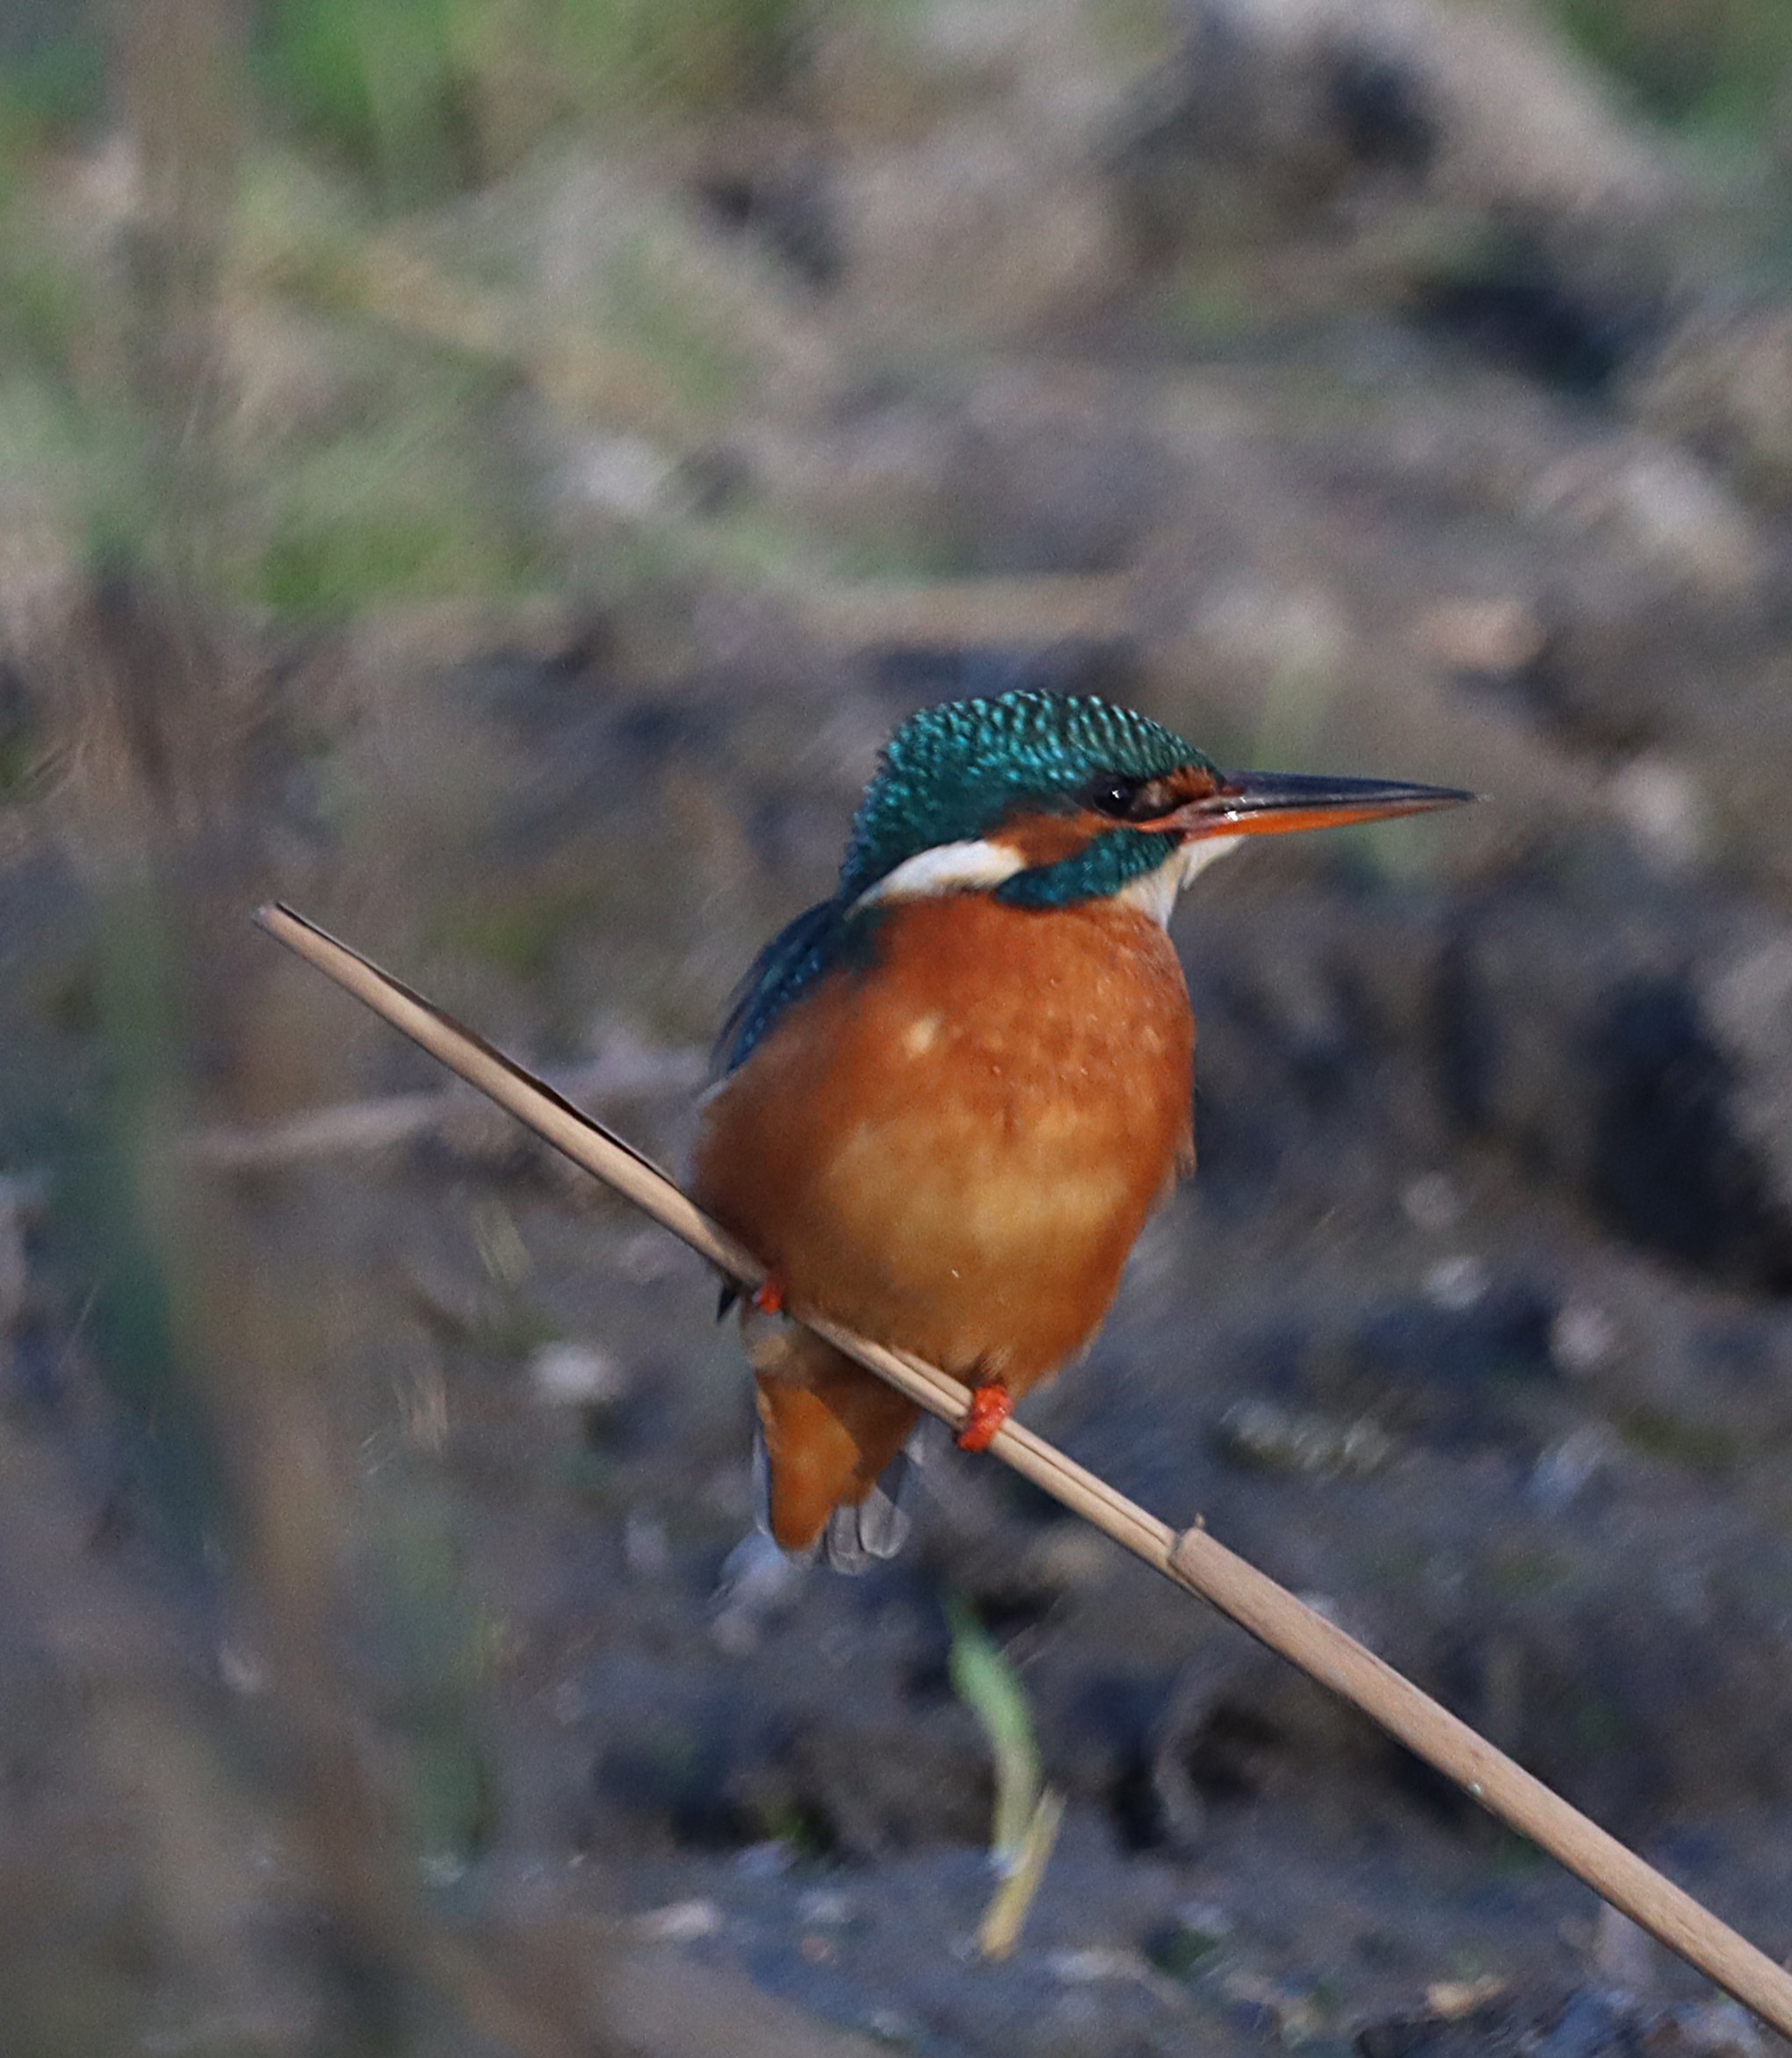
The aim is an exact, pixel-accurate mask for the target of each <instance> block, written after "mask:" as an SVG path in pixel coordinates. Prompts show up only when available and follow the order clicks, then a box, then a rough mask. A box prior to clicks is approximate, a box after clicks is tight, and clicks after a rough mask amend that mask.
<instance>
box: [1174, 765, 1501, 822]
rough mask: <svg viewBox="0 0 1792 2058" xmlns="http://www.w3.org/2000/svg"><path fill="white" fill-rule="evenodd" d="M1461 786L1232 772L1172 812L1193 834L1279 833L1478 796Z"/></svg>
mask: <svg viewBox="0 0 1792 2058" xmlns="http://www.w3.org/2000/svg"><path fill="white" fill-rule="evenodd" d="M1478 798H1480V796H1479V795H1478V794H1476V793H1467V792H1464V791H1462V790H1461V789H1460V788H1458V787H1455V786H1413V785H1405V784H1402V783H1398V781H1394V780H1390V779H1328V778H1322V777H1318V776H1313V775H1311V774H1309V773H1306V772H1228V773H1227V774H1226V775H1225V779H1224V781H1223V783H1221V785H1220V787H1219V789H1218V791H1217V792H1214V793H1210V794H1208V795H1207V796H1206V798H1204V799H1201V800H1191V801H1189V803H1188V804H1187V805H1186V806H1183V807H1180V808H1178V809H1177V810H1176V812H1175V813H1174V815H1173V816H1171V817H1168V818H1167V820H1166V823H1165V825H1164V826H1165V827H1168V826H1170V824H1172V823H1174V826H1175V827H1178V828H1181V830H1182V831H1183V832H1184V834H1188V835H1191V836H1279V835H1283V834H1287V833H1288V832H1289V831H1290V830H1294V829H1333V828H1338V827H1341V826H1342V825H1343V824H1345V823H1347V822H1378V821H1384V820H1386V819H1387V818H1388V817H1389V816H1390V815H1398V814H1429V813H1430V812H1431V811H1432V810H1433V809H1434V808H1438V807H1455V806H1456V805H1459V804H1460V803H1461V802H1463V801H1464V800H1477V799H1478Z"/></svg>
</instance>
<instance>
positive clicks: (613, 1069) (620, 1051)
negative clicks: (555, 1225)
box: [184, 1043, 704, 1172]
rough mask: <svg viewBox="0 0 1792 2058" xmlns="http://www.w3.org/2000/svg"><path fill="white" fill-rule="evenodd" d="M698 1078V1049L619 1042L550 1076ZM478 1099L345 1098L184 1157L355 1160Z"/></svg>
mask: <svg viewBox="0 0 1792 2058" xmlns="http://www.w3.org/2000/svg"><path fill="white" fill-rule="evenodd" d="M703 1076H704V1058H703V1053H702V1052H701V1051H654V1050H648V1049H647V1048H645V1047H643V1046H640V1045H637V1044H633V1043H617V1044H616V1045H615V1046H614V1047H613V1048H611V1049H609V1050H606V1051H603V1052H602V1053H601V1054H600V1055H599V1056H598V1057H596V1058H593V1059H592V1060H591V1062H590V1063H589V1065H579V1066H577V1067H575V1068H574V1070H573V1071H571V1072H557V1073H555V1074H554V1075H553V1086H554V1088H555V1091H556V1092H558V1093H561V1094H566V1095H567V1096H568V1097H569V1098H572V1099H574V1100H585V1099H590V1100H627V1099H629V1098H631V1097H632V1096H639V1095H646V1094H661V1093H674V1092H679V1091H688V1090H689V1089H690V1087H695V1086H697V1085H698V1084H699V1083H700V1082H701V1081H702V1079H703ZM479 1105H481V1103H479V1102H477V1101H470V1100H469V1099H468V1097H467V1095H466V1094H463V1093H460V1092H458V1091H456V1090H455V1089H454V1088H452V1087H451V1088H450V1089H449V1090H448V1091H447V1092H445V1093H441V1092H433V1093H418V1094H385V1095H383V1096H382V1097H381V1098H379V1099H378V1100H372V1101H344V1102H343V1103H342V1104H341V1105H340V1106H338V1107H335V1108H319V1109H318V1110H317V1111H316V1113H314V1114H312V1115H295V1116H293V1117H292V1118H291V1120H289V1121H286V1122H273V1123H265V1124H263V1125H261V1126H259V1127H257V1128H253V1129H210V1130H201V1131H200V1132H199V1134H198V1135H196V1136H193V1137H189V1138H188V1139H187V1140H186V1143H185V1145H184V1151H185V1154H186V1155H187V1156H188V1157H189V1158H191V1159H192V1160H193V1161H194V1162H195V1163H196V1164H199V1165H204V1166H209V1167H210V1168H211V1169H213V1170H214V1171H219V1172H242V1171H256V1172H265V1171H270V1170H272V1169H274V1168H276V1167H278V1166H283V1165H300V1164H305V1163H307V1162H309V1161H311V1160H313V1159H319V1158H339V1157H355V1156H358V1155H361V1154H363V1153H365V1152H374V1151H386V1150H390V1149H391V1148H392V1147H393V1146H394V1145H397V1144H405V1143H409V1142H410V1141H411V1140H412V1138H413V1137H419V1136H426V1135H428V1134H429V1133H430V1131H431V1130H437V1129H440V1128H442V1127H443V1126H444V1125H445V1124H446V1123H451V1122H452V1121H453V1120H454V1118H455V1116H457V1115H462V1114H465V1113H466V1109H467V1108H469V1107H476V1106H479Z"/></svg>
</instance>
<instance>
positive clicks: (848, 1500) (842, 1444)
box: [749, 1322, 920, 1571]
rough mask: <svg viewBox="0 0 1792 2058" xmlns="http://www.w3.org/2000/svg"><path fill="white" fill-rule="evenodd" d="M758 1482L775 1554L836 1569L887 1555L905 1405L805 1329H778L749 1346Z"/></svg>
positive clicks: (912, 1415) (896, 1529)
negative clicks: (816, 1553) (813, 1555)
mask: <svg viewBox="0 0 1792 2058" xmlns="http://www.w3.org/2000/svg"><path fill="white" fill-rule="evenodd" d="M749 1348H750V1351H751V1355H752V1359H753V1364H754V1368H755V1375H756V1381H755V1383H756V1386H757V1390H758V1402H759V1423H760V1434H761V1443H762V1453H763V1457H762V1462H761V1461H760V1460H759V1459H758V1458H755V1469H756V1470H757V1472H758V1473H759V1476H760V1477H761V1478H762V1482H763V1491H762V1517H761V1520H762V1527H764V1528H765V1529H766V1530H767V1531H768V1532H769V1534H770V1535H771V1536H772V1538H773V1539H774V1540H775V1541H776V1542H777V1544H778V1545H779V1546H780V1547H781V1548H782V1549H784V1550H787V1551H792V1552H798V1553H802V1552H809V1551H813V1550H814V1549H816V1548H817V1547H818V1546H819V1547H820V1555H821V1556H822V1558H823V1559H824V1561H825V1562H826V1563H828V1564H830V1565H832V1566H834V1567H835V1569H836V1570H837V1571H863V1570H865V1568H866V1567H867V1566H868V1565H870V1564H871V1563H873V1562H874V1561H875V1560H877V1559H878V1558H885V1557H889V1556H893V1555H894V1553H895V1552H896V1551H897V1550H899V1549H900V1548H901V1545H902V1541H903V1538H904V1537H905V1536H906V1535H907V1533H908V1518H907V1515H906V1514H905V1513H903V1512H902V1510H901V1509H900V1507H899V1506H898V1505H897V1495H898V1492H899V1491H900V1486H901V1480H902V1474H903V1472H904V1471H905V1470H906V1469H907V1468H906V1463H905V1461H904V1458H903V1452H902V1447H903V1445H904V1444H905V1443H907V1441H908V1437H909V1434H910V1433H911V1431H913V1429H914V1426H915V1424H916V1422H917V1420H918V1419H919V1417H920V1410H919V1409H918V1408H916V1406H915V1405H914V1402H912V1401H909V1400H906V1399H905V1398H904V1397H902V1396H901V1395H900V1394H899V1393H895V1392H893V1391H892V1390H891V1389H890V1388H889V1387H887V1386H885V1384H884V1383H883V1382H882V1381H881V1380H879V1379H878V1378H876V1377H874V1376H872V1375H871V1373H869V1372H867V1371H865V1370H864V1369H863V1368H862V1367H860V1366H857V1365H855V1364H853V1363H852V1362H851V1361H850V1360H849V1359H847V1358H842V1356H841V1355H840V1354H839V1353H838V1352H837V1351H835V1350H833V1349H831V1348H830V1347H829V1346H827V1344H825V1343H823V1342H822V1341H821V1340H820V1338H819V1337H817V1336H814V1335H813V1334H811V1333H810V1332H808V1331H806V1330H803V1329H800V1328H798V1327H797V1326H796V1325H792V1324H789V1323H782V1322H781V1323H779V1324H778V1325H777V1328H776V1330H775V1331H772V1332H770V1333H769V1334H768V1333H765V1332H763V1331H762V1332H761V1333H760V1334H758V1335H756V1336H753V1337H751V1338H750V1339H749Z"/></svg>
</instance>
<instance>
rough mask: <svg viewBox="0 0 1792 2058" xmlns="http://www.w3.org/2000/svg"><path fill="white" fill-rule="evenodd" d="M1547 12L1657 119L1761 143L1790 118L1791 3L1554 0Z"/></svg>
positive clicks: (1550, 0)
mask: <svg viewBox="0 0 1792 2058" xmlns="http://www.w3.org/2000/svg"><path fill="white" fill-rule="evenodd" d="M1547 11H1548V12H1549V13H1550V15H1551V16H1552V17H1553V18H1554V19H1555V20H1556V21H1557V24H1558V25H1560V26H1561V28H1562V29H1563V30H1564V32H1565V33H1566V34H1567V36H1568V38H1569V40H1571V41H1572V43H1573V44H1574V45H1575V46H1576V47H1578V48H1579V49H1580V50H1581V51H1582V52H1584V53H1585V54H1586V55H1587V56H1589V57H1591V58H1592V59H1593V61H1594V62H1595V63H1597V64H1599V65H1601V67H1602V68H1603V69H1605V70H1607V71H1608V72H1609V73H1611V75H1612V76H1614V77H1615V79H1617V80H1618V82H1619V83H1620V84H1621V85H1622V87H1623V88H1624V89H1625V90H1626V91H1627V92H1628V93H1629V95H1630V97H1632V99H1633V100H1634V101H1635V103H1636V104H1637V106H1638V107H1639V108H1640V109H1641V110H1642V111H1643V112H1644V113H1646V114H1649V115H1651V116H1653V117H1654V118H1655V119H1657V120H1659V121H1665V122H1669V123H1672V124H1673V125H1675V126H1682V127H1685V128H1687V129H1690V130H1695V131H1703V132H1706V133H1708V134H1711V135H1712V136H1713V137H1714V138H1718V139H1723V138H1731V139H1736V140H1756V139H1759V137H1760V136H1761V135H1762V134H1763V133H1764V132H1767V131H1770V130H1771V129H1772V128H1773V127H1774V125H1775V123H1776V122H1778V121H1779V120H1780V119H1781V115H1782V113H1783V110H1784V105H1785V93H1786V81H1787V78H1788V72H1792V8H1788V7H1787V6H1786V5H1785V4H1784V0H1698V4H1691V0H1547Z"/></svg>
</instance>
